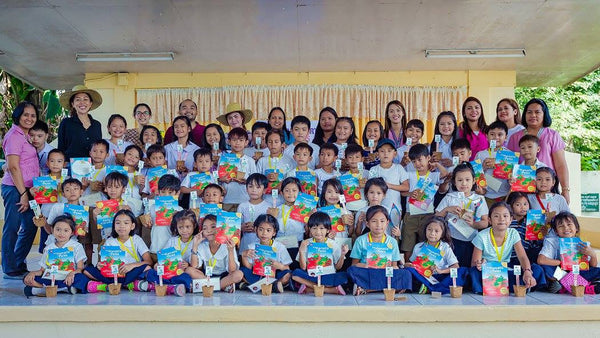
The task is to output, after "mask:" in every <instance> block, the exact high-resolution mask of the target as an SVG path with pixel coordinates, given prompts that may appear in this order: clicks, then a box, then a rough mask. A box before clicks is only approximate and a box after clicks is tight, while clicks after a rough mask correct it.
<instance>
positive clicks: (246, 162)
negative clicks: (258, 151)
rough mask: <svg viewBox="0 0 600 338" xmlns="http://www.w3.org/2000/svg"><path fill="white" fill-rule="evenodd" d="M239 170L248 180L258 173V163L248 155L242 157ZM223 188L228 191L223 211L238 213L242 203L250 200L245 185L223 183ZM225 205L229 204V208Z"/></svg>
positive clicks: (224, 199)
mask: <svg viewBox="0 0 600 338" xmlns="http://www.w3.org/2000/svg"><path fill="white" fill-rule="evenodd" d="M238 170H239V171H241V172H244V173H245V175H244V179H247V178H248V177H249V176H250V175H252V174H254V173H257V172H258V171H257V170H256V163H255V162H254V160H253V159H252V158H251V157H248V156H247V155H242V156H241V157H240V166H239V167H238ZM221 186H222V187H223V188H225V190H226V191H227V193H226V194H225V197H224V198H223V204H224V205H223V210H226V211H236V210H237V207H238V205H239V204H240V203H242V202H245V201H248V200H249V199H250V197H249V196H248V192H247V191H246V185H245V184H244V183H238V182H233V181H232V182H229V183H222V184H221ZM225 204H228V206H225Z"/></svg>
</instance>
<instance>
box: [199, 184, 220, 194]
mask: <svg viewBox="0 0 600 338" xmlns="http://www.w3.org/2000/svg"><path fill="white" fill-rule="evenodd" d="M208 189H217V190H219V191H220V192H221V195H223V196H225V188H223V187H222V186H220V185H218V184H215V183H209V184H208V185H207V186H206V187H205V188H204V190H203V193H204V192H205V191H206V190H208Z"/></svg>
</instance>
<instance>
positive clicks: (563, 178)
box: [508, 99, 570, 203]
mask: <svg viewBox="0 0 600 338" xmlns="http://www.w3.org/2000/svg"><path fill="white" fill-rule="evenodd" d="M521 124H522V125H523V127H525V129H524V130H520V131H518V132H516V133H514V134H513V135H512V136H511V137H510V140H509V141H508V149H510V150H512V151H520V149H519V140H520V139H521V137H523V135H536V136H537V137H538V138H539V139H540V151H539V152H538V155H537V158H538V160H540V161H541V162H543V163H544V164H546V165H547V166H548V167H550V168H552V169H554V171H556V174H557V175H558V180H559V182H560V186H561V195H563V197H564V198H565V199H566V200H567V203H569V202H570V196H569V191H570V188H569V168H568V167H567V161H566V160H565V141H563V139H562V137H560V134H559V133H558V132H557V131H556V130H554V129H551V128H550V126H551V125H552V118H551V117H550V112H549V110H548V105H546V102H544V100H542V99H531V100H529V102H527V104H526V105H525V108H523V116H522V117H521Z"/></svg>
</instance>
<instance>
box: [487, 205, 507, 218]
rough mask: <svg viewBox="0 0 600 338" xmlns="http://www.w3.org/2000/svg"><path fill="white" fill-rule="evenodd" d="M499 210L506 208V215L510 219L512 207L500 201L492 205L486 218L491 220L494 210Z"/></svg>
mask: <svg viewBox="0 0 600 338" xmlns="http://www.w3.org/2000/svg"><path fill="white" fill-rule="evenodd" d="M499 208H506V209H507V210H508V213H509V214H510V216H511V217H512V215H513V210H512V207H511V206H510V205H508V203H506V202H504V201H500V202H496V203H494V204H492V205H491V206H490V210H489V212H488V217H489V218H490V219H492V212H494V210H496V209H499Z"/></svg>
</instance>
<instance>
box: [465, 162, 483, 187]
mask: <svg viewBox="0 0 600 338" xmlns="http://www.w3.org/2000/svg"><path fill="white" fill-rule="evenodd" d="M469 163H470V164H471V166H472V167H473V171H474V172H475V183H477V185H478V186H479V187H480V188H485V187H487V181H486V180H485V172H484V171H483V165H481V160H475V161H471V162H469Z"/></svg>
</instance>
